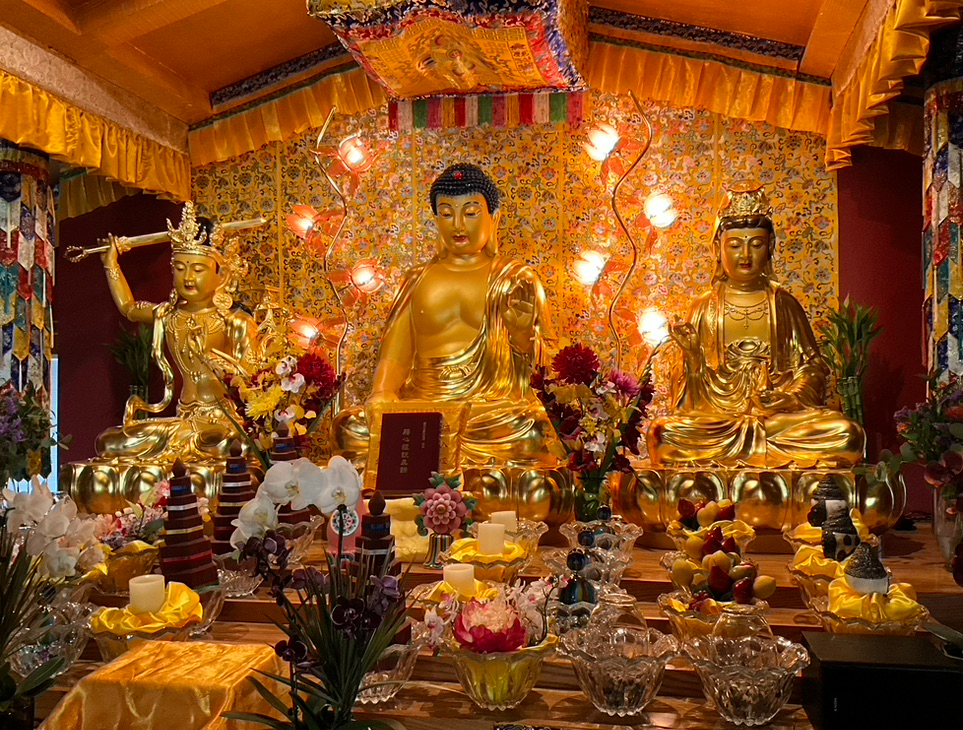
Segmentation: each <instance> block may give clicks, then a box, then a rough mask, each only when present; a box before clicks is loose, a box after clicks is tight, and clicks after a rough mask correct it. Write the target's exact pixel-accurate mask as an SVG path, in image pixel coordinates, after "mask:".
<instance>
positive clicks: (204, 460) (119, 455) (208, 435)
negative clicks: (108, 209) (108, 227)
mask: <svg viewBox="0 0 963 730" xmlns="http://www.w3.org/2000/svg"><path fill="white" fill-rule="evenodd" d="M167 225H168V232H169V235H170V240H171V246H172V252H171V273H172V274H173V284H174V289H173V291H172V292H171V295H170V297H169V299H168V300H167V301H165V302H161V303H159V304H155V303H152V302H142V301H135V300H134V297H133V294H132V293H131V289H130V285H129V284H128V283H127V279H126V278H125V276H124V274H123V272H122V271H121V268H120V264H119V261H118V259H119V256H120V254H121V253H123V252H124V250H125V245H124V242H123V239H119V238H117V237H115V236H110V237H109V239H108V240H109V244H110V245H109V247H108V249H107V250H106V251H105V252H104V253H103V254H102V260H103V263H104V269H105V272H106V274H107V283H108V286H109V287H110V293H111V296H112V297H113V300H114V303H115V304H116V305H117V309H118V310H120V312H121V314H123V315H124V316H125V317H126V318H127V319H129V320H130V321H131V322H138V323H141V322H142V323H145V324H150V325H152V327H153V358H154V361H155V362H156V363H157V365H158V367H159V368H160V371H161V373H162V374H163V378H164V395H163V397H162V398H161V400H160V401H158V402H157V403H148V402H146V401H145V400H144V399H142V398H141V397H139V396H137V395H132V396H131V397H130V398H129V399H128V401H127V405H126V407H125V409H124V422H123V425H121V426H117V427H113V428H109V429H107V430H106V431H104V432H103V433H101V434H100V435H99V436H98V437H97V441H96V444H95V449H96V452H97V458H96V459H93V460H91V461H90V462H78V463H75V464H69V465H67V467H66V469H65V471H64V475H63V478H64V479H65V481H66V482H67V488H68V489H70V490H71V491H72V492H75V496H78V497H79V501H80V502H81V504H83V505H85V506H86V507H87V508H88V509H91V510H94V511H107V510H110V509H114V508H119V507H117V505H119V506H120V507H122V506H123V498H127V499H136V498H137V496H138V494H139V492H140V491H143V490H144V489H146V488H149V487H150V485H151V483H152V482H153V481H156V480H157V479H158V478H163V477H164V475H165V474H166V472H167V471H168V470H169V468H170V466H171V465H172V464H173V462H174V460H175V459H177V458H180V459H181V460H182V461H184V462H185V463H186V464H190V465H191V466H192V469H193V470H194V472H195V474H200V481H201V482H203V486H204V487H205V488H206V489H207V490H208V492H210V491H212V490H213V489H214V488H215V485H213V484H212V483H210V482H211V479H212V476H213V473H214V472H213V470H214V469H216V468H217V467H218V466H219V463H218V462H219V461H221V460H223V458H224V457H225V456H226V455H227V453H228V451H229V447H230V442H231V441H232V440H233V439H234V438H236V431H235V430H234V427H233V426H232V424H231V422H230V420H229V419H228V417H227V416H226V415H225V413H224V411H223V410H222V409H223V408H224V407H227V406H226V404H224V403H223V401H222V395H223V392H224V391H223V386H222V384H221V378H222V377H223V376H224V375H225V374H226V373H231V372H238V371H240V370H249V369H250V368H251V365H252V363H253V362H254V361H255V360H256V356H257V347H256V344H257V327H256V325H255V322H254V319H253V318H252V317H251V316H250V315H248V314H247V313H245V312H243V311H241V310H238V309H234V306H233V305H234V300H233V296H232V294H233V292H234V291H235V290H236V287H237V283H238V278H239V276H240V274H241V268H242V266H243V264H242V262H241V261H240V259H239V257H238V256H237V254H236V252H235V250H234V246H225V244H224V231H223V230H222V229H221V228H220V227H219V226H218V225H217V224H214V223H212V222H211V221H210V220H208V219H206V218H201V217H197V216H196V215H195V211H194V206H193V204H192V203H190V202H188V203H186V204H185V205H184V211H183V214H182V219H181V223H180V226H178V227H177V228H174V227H173V225H172V224H171V223H170V221H168V224H167ZM165 345H166V347H167V349H168V350H169V352H170V354H171V356H172V357H173V360H174V363H175V365H176V366H177V368H178V370H179V371H180V375H181V379H182V381H183V385H182V388H181V392H180V397H179V398H178V401H177V410H176V413H177V415H176V416H173V417H155V418H150V417H147V418H144V417H142V414H156V413H161V412H162V411H164V410H165V409H166V408H167V407H168V405H170V402H171V400H172V399H173V396H174V371H173V369H172V367H171V365H170V363H169V362H168V360H167V357H166V355H165V352H164V348H165ZM130 467H134V469H133V470H131V469H130ZM78 492H79V494H76V493H78Z"/></svg>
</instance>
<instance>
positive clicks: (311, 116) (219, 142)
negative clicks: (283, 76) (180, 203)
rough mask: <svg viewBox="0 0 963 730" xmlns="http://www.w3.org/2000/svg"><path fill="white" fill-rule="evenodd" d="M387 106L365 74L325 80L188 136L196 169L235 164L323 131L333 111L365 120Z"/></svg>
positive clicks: (355, 70)
mask: <svg viewBox="0 0 963 730" xmlns="http://www.w3.org/2000/svg"><path fill="white" fill-rule="evenodd" d="M385 103H387V97H386V96H385V94H384V92H383V91H382V90H381V87H380V86H378V84H377V83H375V82H374V81H372V80H371V79H369V78H368V76H367V75H366V74H365V72H364V71H363V70H362V69H360V68H352V69H351V70H349V71H345V72H343V73H338V74H333V75H330V76H325V77H323V78H321V79H320V80H318V81H315V82H313V83H311V84H309V85H306V86H302V87H301V88H299V89H296V90H294V91H291V92H288V93H285V94H283V95H281V96H279V97H277V98H275V99H272V100H270V101H267V102H264V103H260V104H257V105H256V106H254V107H251V108H249V109H244V110H242V111H238V112H235V113H231V114H227V115H225V116H223V117H220V118H216V119H214V120H212V121H210V122H205V123H204V124H203V125H201V126H198V127H195V128H194V129H192V130H191V131H190V133H189V135H188V145H189V148H190V156H191V164H193V165H194V166H195V167H198V166H200V165H206V164H208V163H211V162H219V161H221V160H229V159H231V158H233V157H238V156H239V155H243V154H244V153H245V152H250V151H251V150H256V149H258V148H259V147H262V146H264V145H266V144H267V143H268V142H279V141H281V140H284V139H287V138H288V137H291V136H292V135H295V134H299V133H300V132H303V131H304V130H306V129H311V128H313V127H320V126H321V125H322V124H323V123H324V119H325V117H326V116H327V115H328V112H329V111H330V110H331V107H332V106H337V107H338V111H340V112H341V113H343V114H359V113H361V112H365V111H368V110H369V109H374V108H375V107H379V106H381V105H382V104H385Z"/></svg>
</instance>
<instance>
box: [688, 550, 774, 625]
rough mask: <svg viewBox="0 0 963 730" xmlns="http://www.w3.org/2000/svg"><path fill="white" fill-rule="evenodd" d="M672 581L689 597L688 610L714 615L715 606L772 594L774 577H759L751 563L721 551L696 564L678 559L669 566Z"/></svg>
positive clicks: (705, 557) (707, 554)
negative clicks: (712, 613) (670, 567)
mask: <svg viewBox="0 0 963 730" xmlns="http://www.w3.org/2000/svg"><path fill="white" fill-rule="evenodd" d="M672 582H673V583H675V585H676V586H678V587H679V588H681V589H682V590H684V591H687V592H688V593H689V594H690V595H691V599H690V603H689V608H690V609H692V610H696V611H700V612H703V613H711V612H715V611H716V610H717V607H716V606H715V605H714V604H715V603H726V602H730V601H734V602H735V603H743V604H747V603H752V602H753V601H754V600H755V599H760V600H765V599H767V598H769V597H770V596H771V595H772V594H773V593H775V592H776V579H775V578H772V577H771V576H768V575H760V574H759V569H758V568H757V567H756V564H755V563H753V562H751V561H748V560H745V559H744V558H743V557H742V556H741V555H740V554H739V553H738V552H734V551H733V552H727V551H725V550H723V549H719V550H716V551H714V552H711V553H706V554H704V555H703V556H702V558H701V560H698V561H696V560H691V559H688V558H681V557H680V558H678V559H677V560H675V561H674V562H673V563H672Z"/></svg>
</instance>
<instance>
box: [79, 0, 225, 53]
mask: <svg viewBox="0 0 963 730" xmlns="http://www.w3.org/2000/svg"><path fill="white" fill-rule="evenodd" d="M224 2H227V0H121V1H120V2H118V1H117V0H93V1H92V2H89V3H87V4H85V5H84V6H83V9H82V11H81V12H80V14H79V17H78V23H79V25H80V27H81V28H82V29H83V31H84V32H85V33H92V34H96V35H98V36H100V37H101V38H103V39H104V41H105V42H106V43H108V44H109V45H117V44H120V43H126V42H128V41H131V40H134V39H135V38H139V37H140V36H142V35H146V34H147V33H151V32H153V31H155V30H158V29H160V28H165V27H167V26H169V25H172V24H174V23H176V22H178V21H179V20H183V19H184V18H188V17H190V16H192V15H196V14H197V13H200V12H203V11H205V10H207V9H209V8H212V7H215V6H217V5H221V4H222V3H224Z"/></svg>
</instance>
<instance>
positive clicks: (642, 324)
mask: <svg viewBox="0 0 963 730" xmlns="http://www.w3.org/2000/svg"><path fill="white" fill-rule="evenodd" d="M639 334H640V335H642V339H643V340H644V341H645V344H647V345H648V346H649V347H651V348H653V349H654V348H656V347H658V346H659V345H661V344H663V343H664V342H666V340H668V339H669V321H668V320H667V319H666V318H665V315H664V314H662V312H660V311H659V310H658V309H655V308H654V307H649V308H648V309H646V310H644V311H643V312H642V313H641V314H640V315H639Z"/></svg>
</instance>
